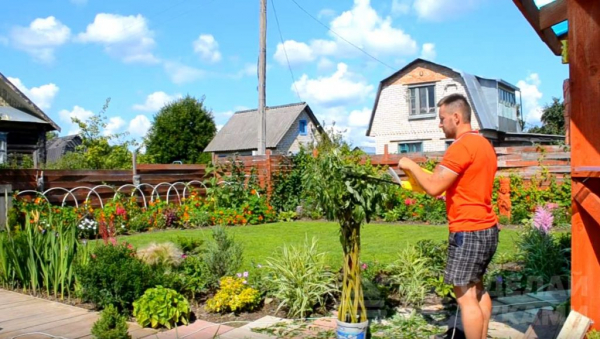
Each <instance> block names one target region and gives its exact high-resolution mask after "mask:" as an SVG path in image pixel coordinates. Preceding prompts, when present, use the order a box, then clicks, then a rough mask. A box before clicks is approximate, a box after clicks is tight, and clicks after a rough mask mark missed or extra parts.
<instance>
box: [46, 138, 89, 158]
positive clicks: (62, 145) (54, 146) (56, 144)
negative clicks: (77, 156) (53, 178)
mask: <svg viewBox="0 0 600 339" xmlns="http://www.w3.org/2000/svg"><path fill="white" fill-rule="evenodd" d="M81 143H82V139H81V136H79V135H78V134H73V135H67V136H64V137H56V138H54V139H52V140H49V141H48V142H47V143H46V161H47V162H54V161H57V160H58V159H60V158H61V157H62V156H63V155H64V154H65V153H66V151H68V150H69V151H74V150H75V149H76V148H77V146H79V145H81Z"/></svg>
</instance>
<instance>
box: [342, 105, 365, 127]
mask: <svg viewBox="0 0 600 339" xmlns="http://www.w3.org/2000/svg"><path fill="white" fill-rule="evenodd" d="M370 118H371V109H370V108H367V107H364V108H363V109H361V110H354V111H352V112H350V115H349V116H348V125H349V126H352V127H365V128H366V127H367V125H369V119H370Z"/></svg>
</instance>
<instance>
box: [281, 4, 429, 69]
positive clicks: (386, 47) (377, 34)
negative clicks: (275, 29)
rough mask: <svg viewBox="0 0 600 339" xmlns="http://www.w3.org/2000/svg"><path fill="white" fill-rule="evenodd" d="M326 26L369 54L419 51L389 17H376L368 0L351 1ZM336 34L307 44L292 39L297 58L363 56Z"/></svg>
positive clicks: (414, 42)
mask: <svg viewBox="0 0 600 339" xmlns="http://www.w3.org/2000/svg"><path fill="white" fill-rule="evenodd" d="M329 26H330V27H331V29H332V30H333V31H334V32H336V33H337V34H338V35H339V36H341V37H343V38H344V39H346V40H348V41H350V42H351V43H352V44H354V45H356V46H358V47H360V48H362V49H364V50H365V51H366V52H368V53H369V54H371V55H375V56H401V55H412V54H415V53H417V52H418V47H417V43H416V41H415V40H414V39H413V38H412V37H411V36H410V35H409V34H407V33H405V32H404V31H403V30H401V29H400V28H396V27H393V26H392V19H391V17H385V18H384V17H381V16H379V14H377V12H376V11H375V9H373V7H371V4H370V0H354V5H353V7H352V9H351V10H349V11H345V12H343V13H342V14H340V15H339V16H337V17H335V18H334V19H333V20H332V21H331V23H330V25H329ZM338 35H336V34H333V33H330V36H331V38H332V39H330V40H325V39H316V40H312V41H310V42H309V43H308V44H307V43H302V42H295V41H294V42H295V43H296V46H295V47H297V48H296V49H297V50H300V52H301V57H300V58H298V59H297V60H296V61H298V62H301V61H304V62H310V61H313V60H315V58H316V57H320V56H333V57H345V58H348V57H356V56H362V55H363V54H362V52H360V51H359V50H358V49H356V48H355V47H353V46H351V45H350V44H348V43H347V42H346V41H344V40H343V39H341V38H340V37H339V36H338ZM290 41H293V40H290ZM300 44H302V45H300ZM306 47H309V48H306ZM286 48H287V45H286ZM278 51H279V49H278ZM291 55H293V53H290V52H289V51H288V56H290V57H291ZM279 59H280V58H279ZM284 61H285V60H284Z"/></svg>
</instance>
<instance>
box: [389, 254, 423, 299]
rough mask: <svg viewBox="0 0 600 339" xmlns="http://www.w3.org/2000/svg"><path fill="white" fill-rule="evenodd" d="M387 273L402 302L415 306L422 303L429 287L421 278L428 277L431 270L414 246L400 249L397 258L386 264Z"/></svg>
mask: <svg viewBox="0 0 600 339" xmlns="http://www.w3.org/2000/svg"><path fill="white" fill-rule="evenodd" d="M388 274H389V279H390V282H391V283H392V284H393V285H394V286H395V287H396V290H397V292H398V295H399V297H400V301H401V302H402V304H404V305H405V306H411V307H416V308H418V307H420V306H421V305H422V304H423V302H424V301H425V296H426V294H427V292H428V289H429V288H428V286H427V284H425V283H424V282H423V278H427V277H430V276H431V270H430V268H429V262H428V261H427V260H426V259H425V258H423V257H422V256H421V255H420V253H419V251H418V250H417V249H416V247H415V246H410V245H409V246H407V247H406V248H405V249H403V250H401V251H400V253H399V254H398V259H396V260H395V261H394V262H393V263H391V264H390V265H389V266H388Z"/></svg>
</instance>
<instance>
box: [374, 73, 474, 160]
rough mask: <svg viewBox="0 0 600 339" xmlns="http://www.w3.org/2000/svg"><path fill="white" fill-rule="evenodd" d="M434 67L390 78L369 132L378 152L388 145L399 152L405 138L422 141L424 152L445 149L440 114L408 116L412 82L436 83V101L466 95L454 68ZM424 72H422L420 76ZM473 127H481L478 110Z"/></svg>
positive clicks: (414, 83) (410, 140)
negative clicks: (454, 95) (426, 116)
mask: <svg viewBox="0 0 600 339" xmlns="http://www.w3.org/2000/svg"><path fill="white" fill-rule="evenodd" d="M428 67H431V69H429V68H428V69H425V68H423V67H415V68H414V69H413V70H412V71H407V73H405V74H404V75H402V74H400V75H399V76H398V78H396V79H391V80H390V81H388V84H389V85H387V86H385V87H384V88H383V89H382V91H381V94H380V95H379V102H378V104H377V109H376V111H375V116H374V118H373V125H372V126H371V134H370V136H372V137H374V138H375V143H376V153H377V154H382V153H383V152H384V145H388V152H389V153H397V152H398V144H399V143H403V142H412V141H421V142H422V143H423V151H424V152H435V151H444V150H445V149H446V141H447V140H448V139H446V138H445V137H444V134H443V132H442V131H441V129H440V128H439V118H438V117H437V110H436V117H435V118H425V119H414V118H413V119H411V120H409V111H410V107H409V100H408V99H409V98H408V94H409V87H410V86H412V85H425V84H431V83H434V84H435V103H437V102H438V101H439V100H440V99H442V98H443V97H445V96H446V95H449V94H453V93H460V94H463V95H465V96H467V93H466V91H465V87H464V85H463V82H462V78H460V76H459V75H458V74H456V73H454V72H448V71H445V70H443V69H441V68H439V69H435V68H438V67H435V66H428ZM420 75H421V76H420ZM471 123H472V126H473V128H474V129H479V123H478V122H477V118H476V117H475V114H473V115H472V116H471Z"/></svg>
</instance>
